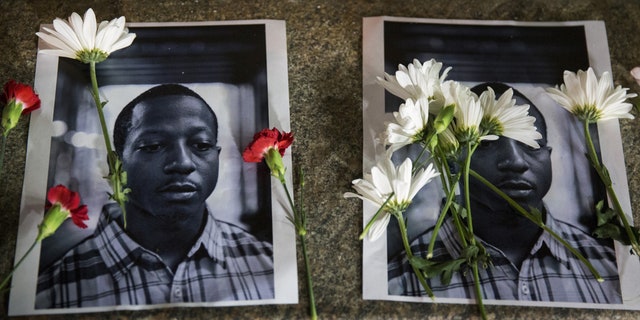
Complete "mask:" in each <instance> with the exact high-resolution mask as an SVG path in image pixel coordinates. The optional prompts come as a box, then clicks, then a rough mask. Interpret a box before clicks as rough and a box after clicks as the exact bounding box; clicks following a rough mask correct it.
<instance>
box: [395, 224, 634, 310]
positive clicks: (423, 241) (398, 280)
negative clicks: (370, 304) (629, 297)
mask: <svg viewBox="0 0 640 320" xmlns="http://www.w3.org/2000/svg"><path fill="white" fill-rule="evenodd" d="M546 225H547V226H548V227H549V228H551V230H554V231H555V232H556V233H558V234H559V235H560V236H561V237H562V238H563V239H565V240H566V241H568V242H569V243H570V244H571V245H572V246H573V247H574V248H577V249H578V250H579V251H580V252H581V253H582V254H583V255H584V256H585V257H586V258H587V259H588V260H589V262H591V263H592V264H593V266H594V267H595V268H596V270H598V272H599V273H600V275H601V276H602V277H603V278H604V280H605V281H604V282H602V283H600V282H598V281H597V280H595V278H594V277H593V275H592V273H591V272H590V271H589V269H587V267H586V266H585V265H584V264H583V263H582V262H581V261H580V260H578V259H577V258H576V257H575V256H573V254H572V253H571V252H569V251H568V250H567V249H565V247H564V246H563V245H562V244H560V243H559V242H557V241H556V240H555V239H553V238H552V237H551V236H550V235H549V234H548V233H546V232H544V233H542V235H541V236H540V238H539V239H538V241H537V242H536V243H535V245H534V246H533V247H532V249H531V251H530V253H529V255H528V256H527V257H526V258H525V260H524V261H523V262H522V266H521V267H520V269H519V270H518V268H516V266H515V265H514V264H513V263H511V262H510V261H509V260H508V259H507V257H506V256H505V255H504V254H503V253H502V252H501V251H500V250H498V249H496V248H495V247H493V246H491V245H489V244H487V243H485V242H483V244H484V245H485V246H486V248H487V251H488V252H489V254H490V255H491V261H492V263H493V265H492V266H489V267H487V268H486V269H485V268H482V267H481V268H480V269H479V271H480V285H481V287H482V294H483V298H485V299H497V300H521V301H561V302H586V303H622V298H621V294H620V283H619V279H618V271H617V267H616V257H615V252H614V250H613V248H612V247H611V244H610V243H609V245H607V244H603V243H602V242H599V241H598V240H596V239H594V238H593V237H591V236H589V235H588V234H586V233H584V232H582V231H581V230H579V229H577V228H575V227H573V226H571V225H569V224H566V223H564V222H561V221H558V220H555V219H553V218H552V217H551V215H547V219H546ZM431 234H432V230H429V231H427V232H426V233H424V234H422V235H421V236H419V237H418V238H416V239H415V240H414V241H413V242H412V244H411V248H412V251H413V253H414V255H416V256H419V257H426V253H427V250H428V243H429V241H430V239H431ZM436 241H437V242H436V243H435V249H434V251H433V256H434V258H433V260H434V261H445V260H451V257H459V256H460V254H461V251H462V245H461V244H460V242H459V238H458V236H457V232H456V229H455V227H454V225H453V223H452V219H447V220H445V223H443V225H442V227H441V229H440V231H439V233H438V238H437V240H436ZM388 276H389V277H388V278H389V282H388V285H389V287H388V289H389V294H390V295H405V296H423V295H426V293H425V291H424V290H423V289H422V286H421V285H420V283H419V282H418V279H417V277H416V276H415V274H414V273H413V270H412V268H411V266H410V265H409V263H408V261H407V258H406V255H405V253H404V251H403V252H402V253H401V254H399V255H398V256H396V257H394V258H392V259H391V260H390V261H389V265H388ZM427 282H428V283H429V285H430V287H431V289H432V290H433V292H434V294H435V296H436V297H440V298H444V297H447V298H474V297H475V293H474V292H475V291H474V290H475V289H474V283H473V276H472V272H471V271H470V270H467V272H466V273H463V272H456V273H454V275H453V278H452V279H451V283H450V284H449V285H443V284H442V283H441V282H440V278H439V276H437V277H434V278H430V279H427Z"/></svg>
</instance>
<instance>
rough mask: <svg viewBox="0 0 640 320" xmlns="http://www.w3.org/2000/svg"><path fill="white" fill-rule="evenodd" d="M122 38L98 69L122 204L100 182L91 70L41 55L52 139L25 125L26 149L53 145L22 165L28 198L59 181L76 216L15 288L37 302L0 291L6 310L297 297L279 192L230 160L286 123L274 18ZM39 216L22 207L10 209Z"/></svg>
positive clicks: (181, 26)
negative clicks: (75, 199)
mask: <svg viewBox="0 0 640 320" xmlns="http://www.w3.org/2000/svg"><path fill="white" fill-rule="evenodd" d="M129 32H132V33H135V34H136V39H135V41H134V42H133V44H132V45H131V46H130V47H128V48H126V49H124V50H121V51H118V52H114V53H113V54H112V55H110V56H109V58H108V59H107V60H105V61H104V62H101V63H99V64H97V65H96V74H97V82H98V84H99V85H100V87H99V91H100V95H101V99H102V100H103V101H106V103H105V105H104V107H103V113H104V123H105V125H106V128H107V130H108V134H109V136H110V138H111V139H110V140H111V141H112V144H113V145H112V146H109V147H110V148H112V149H113V150H114V151H115V153H116V154H117V155H118V158H119V160H120V161H121V166H122V169H123V170H124V171H125V172H126V188H128V191H127V193H126V195H127V198H128V199H127V201H126V202H125V205H124V206H123V207H121V206H120V205H119V204H118V203H117V202H116V201H114V200H113V199H111V198H110V195H111V193H112V192H113V191H112V189H111V187H110V185H109V183H108V181H107V179H105V177H107V176H108V175H109V167H108V165H107V163H108V162H107V151H106V150H107V147H106V146H105V140H104V139H103V133H102V127H101V126H102V123H101V122H100V119H99V117H98V115H97V113H96V106H95V103H94V98H93V97H92V95H91V90H90V87H91V82H90V78H89V71H90V70H89V65H88V64H83V63H81V62H79V61H76V60H72V59H65V58H59V59H58V58H57V57H56V58H53V59H52V57H50V56H45V55H39V56H38V71H39V72H40V73H39V74H37V75H36V87H38V86H40V87H41V88H44V89H43V90H41V91H40V92H41V98H43V101H50V102H51V103H52V104H53V105H52V107H53V108H52V111H51V114H50V115H49V116H50V117H51V121H50V124H49V127H50V130H47V131H44V132H43V131H42V130H39V131H38V132H34V131H33V130H31V131H30V132H31V134H30V137H29V143H32V141H38V142H39V143H41V142H42V141H43V140H45V139H46V140H48V141H49V142H50V143H49V146H48V147H47V148H43V150H38V152H37V153H38V154H37V155H36V154H30V155H29V157H30V158H31V161H29V159H27V172H28V173H27V174H28V175H29V177H25V190H26V192H25V193H26V195H25V196H26V197H27V199H28V200H30V199H29V197H32V198H37V197H36V196H40V194H44V193H46V190H48V189H49V188H52V187H54V186H57V185H65V186H66V187H67V188H69V189H70V190H74V191H75V192H77V193H78V194H79V195H80V198H81V201H82V204H84V205H86V208H87V215H88V217H89V219H88V220H87V221H85V222H84V223H85V224H86V226H87V227H86V228H84V229H81V228H78V227H77V225H74V224H73V223H71V221H67V222H65V223H64V224H63V225H62V226H61V227H60V229H59V230H58V231H57V232H56V233H55V234H54V235H53V236H51V237H48V238H46V239H45V240H44V241H42V245H41V247H40V249H39V253H40V254H39V257H38V260H37V262H36V263H35V264H34V266H33V268H31V269H29V270H27V268H25V269H24V271H23V272H22V273H23V274H21V275H17V276H16V277H15V279H14V284H13V287H14V288H17V287H20V288H24V291H25V292H34V293H35V296H34V297H29V296H28V295H24V293H19V292H17V291H16V290H13V291H12V296H11V298H12V299H11V304H12V306H11V309H12V311H11V312H12V313H13V314H29V313H66V312H85V311H87V310H88V311H107V310H115V309H128V308H129V309H131V308H135V309H140V308H154V307H167V306H227V305H245V304H246V305H255V304H274V303H293V302H295V301H297V282H296V280H295V279H296V277H295V271H296V268H295V264H296V261H295V241H294V240H293V239H294V232H293V226H291V225H289V224H287V223H283V222H284V221H287V220H286V219H287V218H286V213H285V212H284V210H283V209H282V206H281V204H280V203H279V201H280V198H281V197H282V195H280V194H279V192H278V191H277V189H276V188H273V189H272V187H271V177H270V174H269V170H268V168H267V167H266V165H265V164H263V163H246V162H244V161H243V158H242V152H243V150H244V148H245V147H246V146H247V145H248V144H249V143H250V142H251V141H252V140H253V136H254V134H255V133H257V132H259V131H260V130H262V129H263V128H270V127H274V126H277V127H280V128H288V127H289V110H288V85H287V77H286V70H287V68H286V45H285V43H286V42H285V41H284V36H285V29H284V23H283V22H281V21H235V22H234V21H232V22H226V23H192V24H188V23H169V24H145V23H139V24H131V25H130V26H129ZM41 46H42V43H41ZM267 70H268V72H267ZM48 93H50V96H47V94H48ZM32 126H33V123H32ZM32 128H33V127H32ZM34 157H36V158H37V159H34ZM45 160H46V161H45ZM285 161H289V162H290V156H289V155H286V156H285ZM30 169H33V170H30ZM42 172H45V174H44V175H43V176H39V175H37V174H38V173H42ZM288 178H289V179H290V177H288ZM32 192H33V193H32ZM41 199H44V198H41ZM31 201H33V200H31ZM44 205H45V204H44V203H30V202H29V201H27V202H26V203H25V205H24V209H23V214H25V215H32V214H36V212H33V208H37V207H38V206H40V207H41V208H44ZM41 210H42V209H41ZM39 214H42V212H39ZM22 227H23V226H22V225H21V230H20V231H19V232H20V234H21V235H24V237H25V238H26V239H30V238H28V237H29V236H31V235H30V231H24V230H22V229H23V228H22ZM34 229H37V228H35V227H34ZM25 230H28V229H26V228H25ZM20 238H22V237H20ZM19 240H20V239H19ZM25 241H29V240H25ZM18 246H20V241H19V243H18ZM276 247H277V249H276V250H274V248H276ZM34 256H36V255H34ZM283 265H293V267H292V268H289V267H287V268H282V267H281V266H283ZM30 277H33V279H30ZM24 279H28V280H26V281H27V282H21V281H25V280H24ZM292 279H293V280H292ZM34 280H35V281H34ZM30 290H32V291H30ZM17 297H28V299H21V300H26V301H17ZM30 304H31V305H30Z"/></svg>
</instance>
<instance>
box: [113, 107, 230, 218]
mask: <svg viewBox="0 0 640 320" xmlns="http://www.w3.org/2000/svg"><path fill="white" fill-rule="evenodd" d="M207 109H208V106H207V105H205V104H204V103H203V102H202V101H200V100H199V99H196V98H194V97H190V96H178V95H171V96H163V97H157V98H153V99H150V100H147V101H143V102H141V103H140V104H138V105H137V106H136V107H135V109H134V110H133V115H132V121H131V123H132V127H131V130H130V131H129V134H128V136H127V138H126V141H125V144H124V148H123V152H122V162H123V166H124V169H125V170H126V172H127V175H128V183H127V187H129V188H131V194H130V196H129V201H130V202H131V203H132V204H133V205H135V206H136V207H138V208H140V209H142V210H144V211H146V212H148V213H149V214H152V215H154V216H158V217H164V218H168V219H171V220H174V219H182V217H184V215H189V214H201V213H202V212H203V211H202V210H204V202H205V200H206V199H207V197H208V196H209V195H210V194H211V192H213V189H214V188H215V186H216V182H217V180H218V154H219V149H218V148H217V146H216V142H217V128H216V127H215V125H214V119H213V115H212V113H211V112H210V111H209V110H207Z"/></svg>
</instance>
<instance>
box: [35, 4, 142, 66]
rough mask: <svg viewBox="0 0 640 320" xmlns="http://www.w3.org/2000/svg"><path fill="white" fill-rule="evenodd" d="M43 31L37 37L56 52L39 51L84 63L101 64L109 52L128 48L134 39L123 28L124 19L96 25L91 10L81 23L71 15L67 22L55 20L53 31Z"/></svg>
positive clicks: (51, 50) (75, 14) (80, 20)
mask: <svg viewBox="0 0 640 320" xmlns="http://www.w3.org/2000/svg"><path fill="white" fill-rule="evenodd" d="M43 29H44V30H45V31H46V32H37V33H36V35H37V36H38V37H40V38H41V39H42V40H44V41H45V42H47V43H48V44H50V45H51V46H53V47H54V48H55V49H44V50H41V51H40V52H42V53H46V54H52V55H56V56H60V57H67V58H71V59H76V60H80V61H82V62H84V63H89V62H96V63H98V62H102V61H104V60H105V59H106V58H107V57H108V56H109V54H111V53H112V52H114V51H117V50H120V49H123V48H126V47H128V46H130V45H131V43H132V42H133V40H134V39H135V37H136V35H135V33H129V30H128V29H127V28H126V27H125V18H124V17H120V18H117V19H113V20H111V21H102V22H100V25H97V23H96V15H95V14H94V12H93V10H92V9H89V10H87V12H86V13H85V14H84V20H83V19H82V18H81V17H80V15H79V14H77V13H75V12H74V13H72V14H71V16H70V17H69V19H68V21H65V20H62V19H60V18H56V19H55V20H54V21H53V29H50V28H43Z"/></svg>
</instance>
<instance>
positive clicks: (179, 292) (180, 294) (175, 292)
mask: <svg viewBox="0 0 640 320" xmlns="http://www.w3.org/2000/svg"><path fill="white" fill-rule="evenodd" d="M173 295H174V296H175V297H176V298H178V299H179V298H180V297H182V290H181V289H180V288H176V289H175V290H174V291H173Z"/></svg>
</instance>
